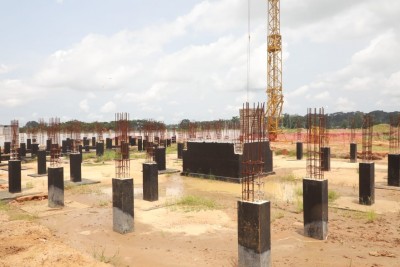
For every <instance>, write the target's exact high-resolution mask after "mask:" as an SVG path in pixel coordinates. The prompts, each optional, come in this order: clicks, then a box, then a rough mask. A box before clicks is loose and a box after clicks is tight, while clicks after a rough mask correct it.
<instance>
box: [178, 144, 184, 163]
mask: <svg viewBox="0 0 400 267" xmlns="http://www.w3.org/2000/svg"><path fill="white" fill-rule="evenodd" d="M182 157H183V143H178V159H182Z"/></svg>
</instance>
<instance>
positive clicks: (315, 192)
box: [303, 178, 328, 240]
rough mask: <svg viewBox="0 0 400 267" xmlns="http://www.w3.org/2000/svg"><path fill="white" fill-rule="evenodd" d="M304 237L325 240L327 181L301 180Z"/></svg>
mask: <svg viewBox="0 0 400 267" xmlns="http://www.w3.org/2000/svg"><path fill="white" fill-rule="evenodd" d="M303 210H304V211H303V217H304V235H305V236H308V237H312V238H315V239H319V240H325V239H326V237H327V235H328V180H314V179H309V178H304V179H303Z"/></svg>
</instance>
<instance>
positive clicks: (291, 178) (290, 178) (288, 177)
mask: <svg viewBox="0 0 400 267" xmlns="http://www.w3.org/2000/svg"><path fill="white" fill-rule="evenodd" d="M280 179H281V180H282V181H284V182H296V180H298V178H297V177H296V175H294V174H293V173H290V174H286V175H284V176H282V177H280Z"/></svg>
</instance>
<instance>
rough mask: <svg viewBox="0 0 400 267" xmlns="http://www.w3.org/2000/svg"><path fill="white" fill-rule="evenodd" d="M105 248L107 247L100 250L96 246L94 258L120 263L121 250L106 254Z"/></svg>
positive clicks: (113, 263) (114, 263) (105, 261)
mask: <svg viewBox="0 0 400 267" xmlns="http://www.w3.org/2000/svg"><path fill="white" fill-rule="evenodd" d="M105 250H106V249H105V248H103V249H101V250H100V251H98V250H97V249H96V248H93V258H95V259H96V260H98V261H100V262H104V263H108V264H111V265H118V264H119V262H120V257H119V250H117V251H116V252H115V253H114V255H112V256H106V254H105Z"/></svg>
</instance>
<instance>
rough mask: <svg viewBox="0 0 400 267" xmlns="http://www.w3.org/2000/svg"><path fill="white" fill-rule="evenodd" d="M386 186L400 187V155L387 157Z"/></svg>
mask: <svg viewBox="0 0 400 267" xmlns="http://www.w3.org/2000/svg"><path fill="white" fill-rule="evenodd" d="M388 185H390V186H400V154H389V155H388Z"/></svg>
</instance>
